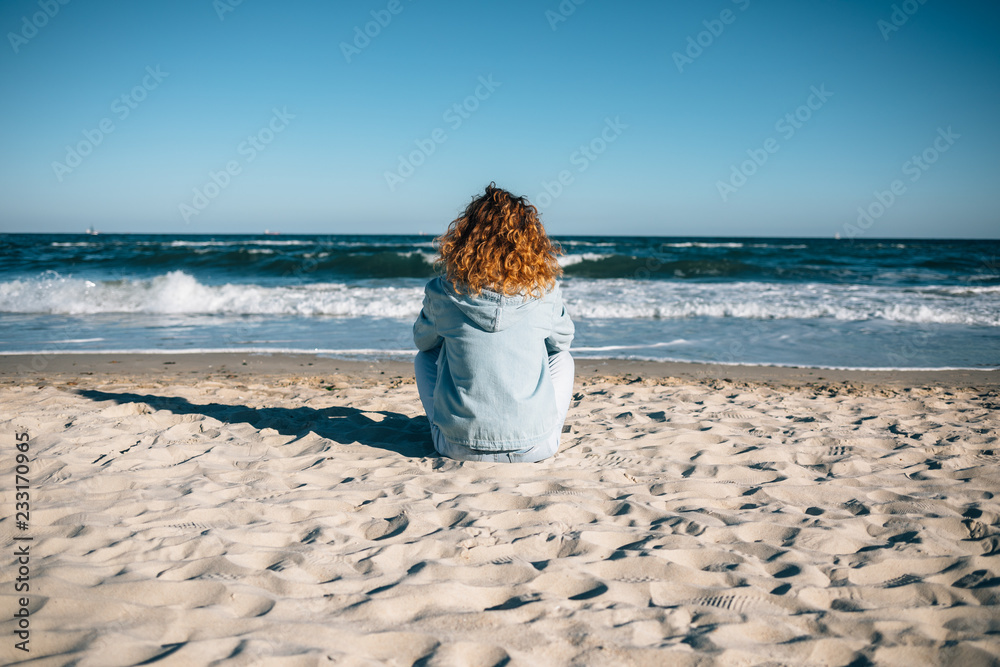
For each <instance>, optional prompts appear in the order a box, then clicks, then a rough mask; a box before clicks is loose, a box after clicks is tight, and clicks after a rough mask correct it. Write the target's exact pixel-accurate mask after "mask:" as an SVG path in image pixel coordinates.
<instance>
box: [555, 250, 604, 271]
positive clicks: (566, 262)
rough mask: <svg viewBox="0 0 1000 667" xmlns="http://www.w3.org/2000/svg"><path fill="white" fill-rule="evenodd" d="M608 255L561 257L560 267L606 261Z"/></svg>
mask: <svg viewBox="0 0 1000 667" xmlns="http://www.w3.org/2000/svg"><path fill="white" fill-rule="evenodd" d="M606 256H607V255H600V254H598V253H595V252H584V253H579V254H571V255H560V256H559V258H558V261H559V266H562V267H567V266H572V265H574V264H579V263H580V262H593V261H597V260H601V259H604V258H605V257H606Z"/></svg>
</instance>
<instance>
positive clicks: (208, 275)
mask: <svg viewBox="0 0 1000 667" xmlns="http://www.w3.org/2000/svg"><path fill="white" fill-rule="evenodd" d="M555 240H556V241H557V242H558V243H559V245H560V247H561V248H562V250H563V254H562V255H561V256H560V263H561V264H562V266H563V268H564V275H563V277H562V282H561V284H562V290H563V294H564V298H565V302H566V307H567V310H568V311H569V313H570V315H571V316H572V318H573V320H574V322H575V323H576V338H575V340H574V343H573V349H572V351H573V354H574V356H576V357H577V358H581V359H583V358H619V359H648V360H671V361H686V362H708V363H725V364H744V365H769V366H804V367H813V368H852V369H945V368H952V369H955V368H963V369H964V368H972V369H985V368H997V367H1000V241H968V240H895V239H892V240H887V239H863V238H862V239H853V240H845V239H816V238H714V237H713V238H691V237H648V236H643V237H635V236H565V237H555ZM435 248H436V246H435V242H434V238H433V237H432V236H425V235H412V236H387V235H333V236H316V235H309V236H305V235H303V236H299V235H274V234H262V235H232V236H230V235H215V236H202V235H197V236H195V235H170V234H167V235H143V234H128V235H124V234H123V235H119V234H96V235H94V234H66V235H53V234H0V258H2V262H0V332H2V333H0V354H42V355H45V354H72V353H83V352H118V353H121V352H155V353H163V354H172V353H184V352H222V351H227V352H229V351H232V352H243V353H247V354H252V353H260V354H268V353H280V352H306V353H313V354H319V355H327V356H331V357H338V358H349V359H371V360H380V359H408V358H411V357H412V355H413V354H414V352H415V350H414V348H413V342H412V338H411V330H412V323H413V320H414V318H416V316H417V314H418V313H419V312H420V307H421V300H422V295H423V286H424V284H425V283H426V282H427V281H428V279H430V278H431V277H433V276H434V275H436V272H437V268H436V267H435V264H434V258H435Z"/></svg>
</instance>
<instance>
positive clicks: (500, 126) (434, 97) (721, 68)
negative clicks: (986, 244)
mask: <svg viewBox="0 0 1000 667" xmlns="http://www.w3.org/2000/svg"><path fill="white" fill-rule="evenodd" d="M235 2H236V0H216V1H215V2H213V0H176V1H173V2H141V3H140V2H136V3H120V2H109V1H106V0H105V1H99V0H98V1H94V2H84V1H83V0H69V1H68V2H67V3H66V4H61V3H60V2H59V0H33V1H28V0H7V1H6V2H4V3H3V5H2V7H0V28H2V31H3V33H4V35H5V38H4V43H3V45H0V85H2V90H3V97H2V102H0V109H2V114H3V123H2V125H0V132H2V136H0V139H2V144H3V146H4V150H3V153H2V157H0V202H2V208H0V231H3V232H24V231H46V232H78V231H82V230H83V229H84V228H86V227H87V226H88V225H93V226H94V227H96V228H98V229H100V230H101V231H104V232H178V233H180V232H183V233H259V232H261V231H263V230H264V229H265V228H269V229H272V230H279V231H281V232H283V233H324V234H326V233H357V232H366V233H416V232H421V231H423V232H427V233H439V232H440V231H442V230H443V229H444V227H445V226H446V225H447V223H448V222H449V221H450V220H451V219H452V218H454V217H455V215H456V214H457V212H458V211H459V210H460V209H461V208H463V207H464V205H465V204H466V203H467V202H468V201H469V199H470V198H471V197H472V196H473V195H474V194H476V193H477V192H480V191H481V190H482V188H483V187H484V186H485V185H486V184H487V183H489V182H490V181H496V182H497V183H498V184H499V185H501V186H502V187H506V188H508V189H510V190H512V191H514V192H516V193H518V194H525V195H527V196H528V197H529V198H530V199H531V200H532V201H534V202H535V203H536V204H538V205H539V206H540V208H541V209H542V213H543V220H544V221H545V223H546V226H547V227H548V229H549V231H550V232H551V233H554V234H562V235H566V234H637V235H639V234H642V235H646V234H648V235H665V236H677V235H696V236H700V235H733V236H833V235H835V234H837V233H839V234H841V235H842V236H850V235H857V236H867V237H871V238H876V237H972V238H975V237H978V238H997V237H998V230H1000V225H998V213H997V211H998V207H997V205H996V203H995V194H994V192H995V188H996V186H995V181H996V178H997V176H998V172H1000V169H998V167H997V158H996V156H997V155H1000V130H998V126H997V123H996V119H997V118H1000V85H998V84H1000V47H998V46H997V40H996V38H995V36H996V35H997V34H998V33H1000V5H997V4H996V3H992V2H991V3H987V2H971V1H966V0H959V1H949V2H945V1H944V0H925V2H924V3H922V4H921V3H920V2H919V0H907V2H889V1H885V2H882V1H879V0H840V1H837V2H834V1H833V0H811V1H804V0H777V1H772V2H764V1H763V0H714V1H710V2H709V1H704V0H701V1H697V2H696V1H694V0H671V1H670V2H663V1H660V0H657V1H647V2H627V3H612V2H607V1H600V0H585V1H584V2H582V3H580V4H579V5H577V4H576V3H575V2H573V0H563V1H562V2H559V0H552V1H550V2H545V1H518V0H505V1H504V2H500V1H499V0H493V1H463V2H458V1H448V2H433V1H432V0H373V1H357V2H336V3H332V2H325V1H323V2H321V1H318V0H302V1H299V2H290V3H278V2H266V1H265V0H243V1H242V2H240V3H239V4H234V3H235ZM46 11H47V12H48V14H46V13H45V12H46ZM373 12H374V15H373ZM394 12H395V13H394ZM894 12H895V17H894V16H893V15H894ZM894 18H895V23H893V19H894ZM904 18H905V22H903V19H904ZM378 19H381V21H382V23H383V24H384V25H379V24H378V23H377V20H378ZM880 21H881V22H882V23H881V24H880ZM366 28H367V31H368V33H369V35H374V36H367V35H366V36H364V37H358V34H359V33H361V34H363V33H364V32H365V30H366ZM896 28H898V29H896ZM366 40H367V41H366ZM699 41H700V42H701V44H698V42H699ZM345 44H346V45H349V46H348V47H347V48H345V46H344V45H345ZM677 54H681V56H683V57H680V56H678V55H677ZM484 82H485V83H484ZM815 91H819V92H820V93H821V94H820V95H818V96H817V94H816V92H815ZM123 96H124V98H123ZM810 105H811V108H810ZM126 112H127V115H126ZM788 114H791V120H787V119H786V115H788ZM796 114H798V119H797V120H796ZM783 119H785V120H783ZM83 153H86V154H85V155H84V154H83ZM921 155H923V156H924V157H923V158H920V156H921ZM754 156H756V158H757V161H756V162H754V161H753V158H754ZM914 156H917V157H918V159H920V160H921V162H920V164H917V163H914V162H913V161H912V158H913V157H914ZM251 158H252V159H251ZM924 159H927V160H929V161H930V163H927V162H923V160H924ZM748 161H749V162H748ZM227 167H228V168H229V170H230V171H229V172H228V173H227ZM213 174H214V179H213ZM560 178H562V182H560ZM546 186H547V187H546ZM893 190H895V192H893ZM880 200H881V201H880ZM859 207H861V209H862V210H863V211H866V212H867V213H868V214H869V215H868V217H862V216H860V214H859ZM859 218H860V222H859Z"/></svg>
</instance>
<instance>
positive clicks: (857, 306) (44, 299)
mask: <svg viewBox="0 0 1000 667" xmlns="http://www.w3.org/2000/svg"><path fill="white" fill-rule="evenodd" d="M563 294H564V296H565V299H566V303H567V309H568V310H569V311H570V314H571V315H572V316H573V317H574V318H587V319H687V318H695V317H702V318H738V319H806V320H816V319H828V318H832V319H835V320H850V321H865V320H887V321H893V322H904V323H906V322H910V323H937V324H962V325H977V326H987V327H997V326H1000V288H995V287H964V288H956V287H951V286H929V287H924V288H889V287H876V286H871V285H829V284H811V285H801V284H795V285H783V284H778V283H756V282H733V283H690V282H654V281H641V280H625V279H617V280H589V279H572V280H567V281H564V282H563ZM422 299H423V289H422V285H420V284H419V282H418V281H409V282H407V283H405V284H399V283H396V284H382V285H372V284H370V283H365V284H357V283H349V282H316V283H308V284H297V285H283V286H264V285H256V284H233V283H226V284H222V285H206V284H203V283H201V282H199V281H198V280H197V279H196V278H195V277H194V276H192V275H190V274H188V273H185V272H183V271H171V272H169V273H166V274H163V275H159V276H156V277H154V278H151V279H130V280H110V281H98V282H95V281H92V280H86V279H82V278H75V277H67V276H60V275H58V274H46V275H43V276H40V277H38V278H35V279H30V280H12V281H7V282H0V312H4V313H44V314H62V315H89V314H98V313H148V314H180V315H183V314H192V315H195V314H208V315H284V316H295V317H322V316H331V317H389V318H413V317H416V315H417V314H418V313H419V311H420V306H421V303H422Z"/></svg>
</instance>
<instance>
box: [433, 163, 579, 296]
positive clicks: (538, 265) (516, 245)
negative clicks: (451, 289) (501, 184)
mask: <svg viewBox="0 0 1000 667" xmlns="http://www.w3.org/2000/svg"><path fill="white" fill-rule="evenodd" d="M436 240H437V242H438V243H439V244H440V247H439V249H438V252H439V253H440V258H439V259H437V263H438V264H444V266H445V274H446V275H447V277H448V280H450V281H451V283H452V284H453V285H454V286H455V288H456V289H458V290H463V291H468V292H469V293H470V294H476V295H478V294H479V293H481V292H482V291H483V289H489V290H492V291H494V292H498V293H500V294H503V295H504V296H512V295H514V294H519V293H525V294H529V295H532V296H537V295H540V294H541V293H543V292H545V291H548V290H550V289H552V287H554V286H555V283H556V278H558V277H559V276H560V275H562V267H560V266H559V262H558V261H556V257H557V256H558V255H561V254H562V249H560V248H559V246H558V245H556V244H554V243H552V241H551V240H550V239H549V237H548V235H547V234H546V233H545V228H544V227H543V226H542V222H541V220H539V218H538V209H536V208H535V207H534V206H533V205H532V204H530V203H528V200H527V199H526V198H524V197H515V196H514V195H512V194H511V193H510V192H507V191H506V190H503V189H501V188H498V187H497V186H496V183H492V182H491V183H490V184H489V185H488V186H486V192H485V193H484V194H482V195H480V196H478V197H474V198H473V200H472V203H470V204H469V205H468V206H467V207H466V208H465V211H464V212H463V213H462V215H460V216H459V217H458V218H456V219H455V220H453V221H452V222H451V224H450V225H448V231H446V232H445V233H444V234H442V235H441V236H440V237H438V238H437V239H436Z"/></svg>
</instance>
